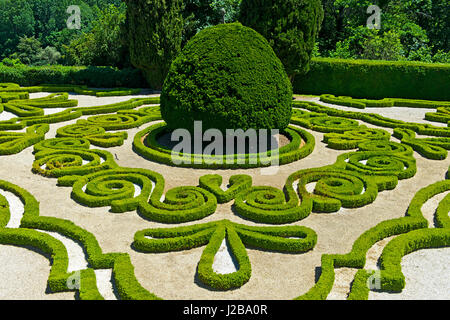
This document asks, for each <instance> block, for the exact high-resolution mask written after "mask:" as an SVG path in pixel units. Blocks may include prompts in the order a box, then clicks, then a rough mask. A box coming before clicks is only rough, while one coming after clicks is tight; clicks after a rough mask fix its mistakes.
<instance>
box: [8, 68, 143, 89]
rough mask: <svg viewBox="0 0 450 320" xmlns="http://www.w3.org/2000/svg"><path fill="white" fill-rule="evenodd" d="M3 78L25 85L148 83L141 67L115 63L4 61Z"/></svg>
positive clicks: (120, 85)
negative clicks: (27, 63)
mask: <svg viewBox="0 0 450 320" xmlns="http://www.w3.org/2000/svg"><path fill="white" fill-rule="evenodd" d="M0 82H14V83H17V84H20V85H22V86H34V85H41V84H42V83H47V84H59V85H62V84H64V85H87V86H91V87H95V88H114V87H127V88H145V87H147V86H148V85H147V83H146V81H145V78H144V77H143V75H142V73H141V71H139V70H137V69H131V68H127V69H121V70H119V69H117V68H112V67H92V66H90V67H66V66H58V65H57V66H35V67H30V66H24V65H22V66H14V67H8V66H5V65H3V66H2V65H0Z"/></svg>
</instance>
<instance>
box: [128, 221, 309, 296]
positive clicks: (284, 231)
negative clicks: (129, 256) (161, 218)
mask: <svg viewBox="0 0 450 320" xmlns="http://www.w3.org/2000/svg"><path fill="white" fill-rule="evenodd" d="M224 240H225V241H227V243H228V245H229V247H230V249H231V251H232V254H233V256H234V257H235V259H236V262H237V264H238V266H239V267H238V268H237V271H235V272H232V273H228V274H218V273H216V272H215V271H214V269H213V263H214V257H215V256H216V254H217V252H218V250H219V248H220V246H221V244H222V242H223V241H224ZM316 242H317V235H316V233H315V232H314V231H313V230H312V229H309V228H306V227H299V226H286V227H250V226H245V225H241V224H237V223H234V222H230V221H228V220H222V221H215V222H210V223H205V224H198V225H192V226H188V227H179V228H170V229H167V228H160V229H146V230H142V231H138V232H137V233H136V234H135V236H134V242H133V246H134V248H135V249H137V250H139V251H142V252H171V251H179V250H189V249H192V248H196V247H201V246H205V245H206V247H205V249H204V250H203V253H202V256H201V258H200V261H199V263H198V267H197V272H198V277H199V279H200V280H201V281H202V282H203V283H205V284H207V285H208V286H210V287H212V288H215V289H220V290H230V289H234V288H238V287H241V286H243V285H244V284H245V283H247V282H248V280H249V279H250V276H251V264H250V260H249V257H248V255H247V251H246V249H245V246H250V247H253V248H261V249H265V250H272V251H279V252H292V253H300V252H306V251H309V250H311V249H312V248H314V246H315V244H316Z"/></svg>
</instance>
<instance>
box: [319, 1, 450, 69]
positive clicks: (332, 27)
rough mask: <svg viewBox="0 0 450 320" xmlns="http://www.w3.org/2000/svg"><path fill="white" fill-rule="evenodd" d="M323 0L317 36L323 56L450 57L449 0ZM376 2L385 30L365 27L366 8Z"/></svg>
mask: <svg viewBox="0 0 450 320" xmlns="http://www.w3.org/2000/svg"><path fill="white" fill-rule="evenodd" d="M322 2H323V6H324V10H325V19H324V22H323V27H322V30H321V32H320V34H319V39H318V42H319V51H320V52H321V56H323V57H332V58H343V59H349V58H352V59H360V58H369V59H387V60H397V59H398V60H410V61H423V62H445V60H443V59H442V52H444V53H447V52H448V51H449V43H448V38H449V36H448V35H449V34H450V32H449V22H448V21H449V19H448V12H449V11H450V4H449V3H448V1H446V0H414V1H401V0H393V1H381V0H380V1H367V0H364V1H360V0H337V1H335V0H324V1H322ZM372 4H376V5H379V6H380V8H381V21H380V22H381V25H380V26H379V27H380V30H376V29H373V30H370V29H369V28H367V27H366V21H367V19H368V18H369V14H368V13H367V12H366V9H367V8H368V7H369V5H372ZM384 43H385V44H386V46H385V45H384ZM388 44H389V45H388Z"/></svg>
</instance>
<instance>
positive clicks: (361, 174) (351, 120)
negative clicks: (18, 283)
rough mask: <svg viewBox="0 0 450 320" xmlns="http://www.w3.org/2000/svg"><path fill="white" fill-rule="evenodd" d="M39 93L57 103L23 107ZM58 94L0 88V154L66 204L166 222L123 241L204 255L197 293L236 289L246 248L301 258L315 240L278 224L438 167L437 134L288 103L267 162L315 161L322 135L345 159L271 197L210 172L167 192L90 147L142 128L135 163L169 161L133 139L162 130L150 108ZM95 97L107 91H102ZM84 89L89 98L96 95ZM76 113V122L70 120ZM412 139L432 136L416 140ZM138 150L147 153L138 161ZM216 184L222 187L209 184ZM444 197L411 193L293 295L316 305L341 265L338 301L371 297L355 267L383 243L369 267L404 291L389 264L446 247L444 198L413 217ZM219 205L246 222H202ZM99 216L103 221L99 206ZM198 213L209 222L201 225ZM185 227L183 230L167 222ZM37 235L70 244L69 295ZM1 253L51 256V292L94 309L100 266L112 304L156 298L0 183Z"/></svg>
mask: <svg viewBox="0 0 450 320" xmlns="http://www.w3.org/2000/svg"><path fill="white" fill-rule="evenodd" d="M44 88H45V89H47V90H48V91H51V92H57V93H55V94H51V95H49V96H47V97H44V98H39V99H29V93H31V92H37V91H39V90H41V89H44ZM50 89H52V90H50ZM60 89H61V90H60ZM62 89H67V87H61V88H58V87H56V86H55V87H52V88H49V87H40V88H33V89H29V88H21V87H19V86H17V85H15V84H0V99H1V102H0V114H1V113H2V112H9V113H12V114H15V115H16V116H17V117H15V118H11V119H9V120H3V121H0V156H6V155H12V154H17V153H20V152H22V151H24V150H25V149H27V148H29V147H31V146H34V148H33V153H34V158H35V160H34V162H33V163H32V164H31V163H30V165H31V169H32V171H33V172H34V173H36V174H39V175H42V176H44V177H47V178H55V179H57V180H56V181H57V184H58V186H61V187H67V188H71V197H72V199H73V200H74V201H76V202H77V203H80V204H82V205H84V206H87V207H105V208H106V209H108V210H109V211H111V212H114V213H124V212H136V213H137V214H138V215H139V216H140V217H141V218H143V219H146V220H148V221H152V222H158V223H165V224H169V226H167V227H164V228H151V229H144V230H141V231H138V232H136V234H135V235H134V242H133V245H132V249H133V250H136V251H138V252H141V253H142V254H146V253H161V252H173V251H182V250H190V249H193V248H198V247H204V249H203V252H202V255H201V257H200V260H199V262H198V266H197V276H198V279H199V281H201V282H202V283H203V284H204V285H206V286H208V287H211V288H214V289H216V290H230V289H236V288H240V287H242V286H244V285H245V284H246V283H247V282H248V281H249V280H250V279H251V276H252V266H251V261H250V258H249V256H248V254H247V248H253V249H255V248H256V249H262V250H269V251H277V252H286V253H291V254H303V253H306V252H308V251H311V250H314V247H315V245H316V243H317V240H318V239H317V234H316V232H315V231H314V230H312V229H311V228H307V227H301V226H297V225H289V224H291V223H295V222H298V221H301V220H303V219H305V218H307V217H308V216H309V215H311V214H322V213H332V212H337V211H339V210H340V209H341V208H348V209H351V208H359V207H365V206H368V205H370V204H371V203H373V202H374V201H375V200H376V198H377V196H378V194H379V192H382V191H388V190H393V189H395V188H396V186H397V184H398V181H399V180H403V179H410V178H411V177H413V176H415V175H416V173H417V167H416V160H415V158H414V157H415V153H414V151H416V152H417V153H418V154H420V156H423V157H425V158H427V159H432V160H444V159H445V158H446V157H447V150H448V139H449V138H450V131H449V130H450V129H449V128H445V127H437V126H433V125H431V124H418V123H408V122H403V121H399V120H394V119H389V118H386V117H382V116H379V115H376V114H368V113H358V112H353V111H342V110H337V109H333V108H331V107H327V106H324V105H319V104H316V103H313V102H294V105H295V107H296V108H295V109H294V112H293V117H292V120H291V123H292V126H291V127H289V129H288V130H289V131H286V132H287V134H288V135H289V136H290V138H291V144H288V145H287V146H285V147H284V149H283V148H282V149H283V150H281V149H280V159H281V161H280V165H283V164H287V163H290V162H295V161H298V160H300V159H302V158H304V157H306V156H308V155H310V154H311V153H312V152H313V151H314V146H315V143H316V141H315V140H316V139H315V138H314V136H313V135H312V134H311V133H309V132H308V130H312V131H315V132H317V133H323V141H322V143H324V144H326V145H327V147H328V148H332V149H337V150H347V152H345V153H341V154H340V155H339V156H338V157H337V159H336V161H335V162H334V163H331V164H329V165H326V166H323V167H319V168H310V169H301V170H298V171H294V172H292V173H291V174H290V176H289V177H288V178H287V179H286V182H285V184H284V187H283V188H282V189H278V188H275V187H272V186H258V185H254V184H253V179H252V176H250V175H246V174H236V175H233V176H231V178H230V179H229V181H223V177H222V176H221V175H220V174H217V173H215V174H206V175H203V176H201V177H200V179H199V183H198V185H197V186H178V187H175V188H172V189H170V190H166V188H165V179H164V177H163V176H162V175H161V174H159V173H158V172H155V171H152V170H149V169H141V168H127V167H121V166H119V165H118V162H117V161H118V158H117V155H116V154H113V153H112V152H109V151H107V150H103V149H96V148H95V147H101V148H109V147H116V146H120V145H122V144H123V143H124V141H125V139H127V138H128V134H127V131H125V130H129V129H137V128H139V127H140V126H143V125H146V124H148V128H145V129H144V130H140V129H138V130H137V131H139V132H138V133H137V134H136V136H135V138H134V144H133V148H134V150H135V151H136V152H137V153H138V154H140V155H142V156H143V157H145V158H147V159H151V160H153V161H157V162H161V163H168V164H170V163H169V162H167V161H166V160H167V157H168V156H167V150H164V148H161V146H158V145H156V144H154V143H153V142H154V141H150V143H147V144H146V143H144V142H148V141H146V140H145V139H147V140H148V139H153V138H154V134H155V130H162V129H161V128H164V124H163V123H158V124H151V123H152V122H154V121H160V120H161V115H160V111H159V108H158V107H157V106H156V104H157V103H158V99H157V98H144V99H131V100H128V101H125V102H120V103H114V104H110V105H105V106H98V107H76V105H77V103H76V101H73V100H70V99H68V94H67V93H64V92H58V91H62ZM72 89H73V88H72ZM53 90H54V91H53ZM79 90H81V89H79ZM83 90H88V89H87V88H84V89H83ZM67 91H71V90H67ZM108 92H109V93H111V94H112V91H108ZM90 93H91V94H95V91H92V92H90ZM97 93H100V92H97ZM100 95H101V93H100ZM353 100H356V99H353ZM388 100H389V99H386V100H385V101H384V102H386V103H387V102H388ZM398 100H399V101H395V102H394V105H402V106H421V107H423V105H424V104H426V103H425V102H423V101H406V100H405V99H398ZM353 102H355V101H353ZM353 102H352V103H353ZM357 102H359V103H364V104H365V107H370V106H379V105H378V103H375V102H372V101H369V100H367V101H357ZM384 102H380V104H383V103H384ZM391 102H392V101H389V103H391ZM442 104H444V102H443V103H442ZM147 105H150V106H147ZM427 106H428V107H429V108H431V107H432V106H433V107H434V108H437V113H439V112H440V113H443V112H442V111H443V109H442V108H445V107H446V106H443V105H439V106H437V104H436V105H435V104H427ZM51 107H53V108H63V109H64V110H63V111H60V112H56V113H52V114H46V113H45V109H46V108H51ZM386 107H387V105H386ZM82 116H88V117H87V118H86V119H80V118H81V117H82ZM66 121H76V123H71V124H68V125H66V126H63V127H60V128H59V129H58V130H56V137H54V138H48V139H46V134H47V133H48V132H49V131H50V126H51V125H52V124H55V123H60V122H66ZM363 122H365V123H368V124H371V125H376V126H379V127H382V128H390V129H393V135H392V137H393V138H395V139H398V142H396V141H391V135H390V133H389V132H388V131H387V130H383V129H372V128H367V127H366V126H365V125H363V124H362V123H363ZM298 126H300V127H303V129H300V128H298ZM18 130H22V131H18ZM156 132H158V131H156ZM152 134H153V136H152ZM417 135H426V136H431V137H426V138H423V137H420V138H418V137H417ZM152 137H153V138H152ZM148 148H149V149H151V150H153V151H150V152H149V151H148ZM283 157H285V158H283ZM200 167H202V168H205V167H204V166H200ZM250 167H251V166H243V167H242V168H250ZM207 168H215V167H207ZM443 176H444V174H443ZM227 182H228V186H227V187H226V188H222V187H221V186H222V185H223V184H224V183H225V184H226V183H227ZM2 191H6V192H11V193H13V194H14V195H15V196H17V197H18V198H19V199H20V201H21V202H22V203H23V204H24V209H25V210H24V215H23V217H22V218H21V221H20V226H18V227H9V222H10V220H11V212H10V208H9V204H8V200H7V198H6V197H5V196H4V195H2ZM448 191H450V182H449V180H443V181H440V182H436V183H434V184H431V185H430V186H428V187H425V188H423V189H421V190H420V191H419V192H417V194H416V195H415V196H414V198H413V199H412V201H411V203H410V205H409V208H408V211H407V213H406V215H405V216H404V217H402V218H398V219H392V220H387V221H383V222H381V223H379V224H377V225H376V226H375V227H373V228H371V229H369V230H367V231H366V232H364V233H363V234H362V235H361V236H360V237H359V238H358V239H357V240H356V241H355V242H354V244H353V247H352V250H351V251H350V252H349V253H347V254H324V255H322V261H321V272H320V275H319V277H318V279H317V281H316V284H315V285H314V286H313V287H312V288H311V289H310V290H309V291H308V292H307V293H305V294H303V295H302V296H299V297H297V298H298V299H326V298H327V296H328V295H329V293H330V292H331V290H332V288H333V284H334V282H335V269H336V268H342V267H347V268H355V269H358V271H357V273H356V276H355V278H354V281H353V282H352V286H351V290H350V293H349V295H348V299H367V298H368V294H369V291H370V290H371V289H370V287H369V286H368V279H370V278H371V277H372V276H373V274H374V270H366V269H365V268H364V267H365V259H366V254H367V251H368V250H369V249H370V248H371V247H372V246H373V245H374V244H375V243H376V242H378V241H380V240H382V239H385V238H387V237H391V236H396V237H395V238H394V239H393V240H391V241H390V242H389V244H388V245H387V246H386V247H385V248H384V250H383V253H382V256H381V258H380V262H381V263H380V271H381V273H380V274H381V276H380V277H381V278H380V280H381V290H386V291H391V292H399V291H401V290H402V289H403V287H404V285H405V279H404V275H403V274H402V271H401V268H400V262H401V257H403V256H404V255H406V254H408V253H410V252H413V251H415V250H419V249H424V248H436V247H449V246H450V234H449V228H450V218H449V215H448V213H449V209H450V195H447V196H445V197H444V198H443V200H441V201H440V203H439V205H438V207H437V209H436V211H435V216H434V219H435V226H434V227H433V226H429V223H428V221H427V220H426V219H425V218H424V217H423V214H422V212H421V208H422V206H423V204H424V203H425V202H426V201H427V200H429V199H431V198H432V197H434V196H436V195H438V194H441V193H444V192H448ZM219 204H231V205H232V207H233V208H234V209H235V214H236V215H237V216H238V217H240V218H242V219H243V220H244V221H251V222H252V223H253V224H252V226H249V225H246V224H240V223H236V222H232V221H229V220H218V221H214V216H215V215H214V214H215V212H216V210H217V207H218V205H219ZM105 214H110V213H107V210H105ZM206 217H209V218H211V219H212V220H213V221H212V222H207V223H204V222H201V221H200V220H202V219H204V218H206ZM187 222H190V223H192V224H190V225H187V226H176V225H175V224H180V223H187ZM255 223H256V224H257V225H256V226H255V225H254V224H255ZM171 225H175V226H171ZM44 231H52V232H58V233H60V234H62V235H64V236H66V237H68V238H70V239H72V240H74V241H76V242H77V243H79V244H80V245H81V246H82V247H83V251H84V252H85V253H86V258H87V260H88V262H89V266H88V267H87V268H86V269H83V270H79V271H80V276H81V280H82V281H81V286H80V287H78V288H76V289H73V288H69V287H68V285H67V280H68V279H69V278H70V277H72V276H73V275H74V273H73V272H70V273H69V272H67V270H68V260H69V257H68V255H67V250H66V248H65V246H64V244H63V243H62V242H61V241H59V240H58V239H56V238H54V237H52V236H51V235H49V234H47V233H45V232H44ZM224 241H225V242H226V243H227V245H228V247H229V248H230V249H231V252H232V254H233V256H234V258H235V260H236V261H237V264H238V266H239V268H238V269H237V271H236V272H233V273H228V274H220V273H217V272H216V271H215V270H214V268H213V262H214V258H215V256H216V254H217V252H218V250H219V248H220V246H221V245H222V243H223V242H224ZM0 243H1V244H4V245H16V246H23V247H27V248H29V247H31V248H34V249H36V250H37V251H38V252H41V253H43V254H50V255H51V256H52V257H53V258H52V260H51V264H52V268H51V272H50V275H49V278H48V286H49V289H50V291H51V292H61V291H68V290H69V291H70V290H72V291H73V290H75V291H77V292H78V296H79V298H81V299H103V297H102V295H101V294H100V292H99V290H98V288H97V284H96V281H95V272H94V271H95V270H97V269H111V270H112V274H113V277H114V283H115V285H116V288H117V295H118V297H119V298H120V299H145V300H148V299H159V297H158V296H156V295H155V294H153V293H151V292H149V291H148V290H147V289H145V288H144V287H142V286H141V284H140V283H139V281H138V279H137V278H136V276H135V274H134V267H133V265H132V263H131V260H130V257H129V255H128V254H127V253H103V252H102V249H101V248H100V246H99V244H98V242H97V240H96V238H95V236H94V235H93V234H91V233H89V232H88V231H86V230H85V229H83V228H81V227H79V226H77V225H76V224H74V223H73V222H71V221H68V220H63V219H58V218H50V217H44V216H41V215H40V211H39V202H38V201H37V199H35V198H34V197H33V195H31V194H30V193H29V192H27V191H26V190H25V189H22V188H21V187H19V186H17V185H15V184H12V183H10V182H7V181H5V180H2V179H0Z"/></svg>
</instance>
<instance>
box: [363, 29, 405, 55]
mask: <svg viewBox="0 0 450 320" xmlns="http://www.w3.org/2000/svg"><path fill="white" fill-rule="evenodd" d="M361 57H362V58H363V59H369V60H401V59H402V57H403V46H402V43H401V42H400V37H399V35H398V34H396V33H395V32H393V31H388V32H385V33H384V34H383V35H382V36H379V35H374V36H373V37H371V38H369V39H367V40H366V42H365V43H364V53H363V54H362V56H361Z"/></svg>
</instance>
